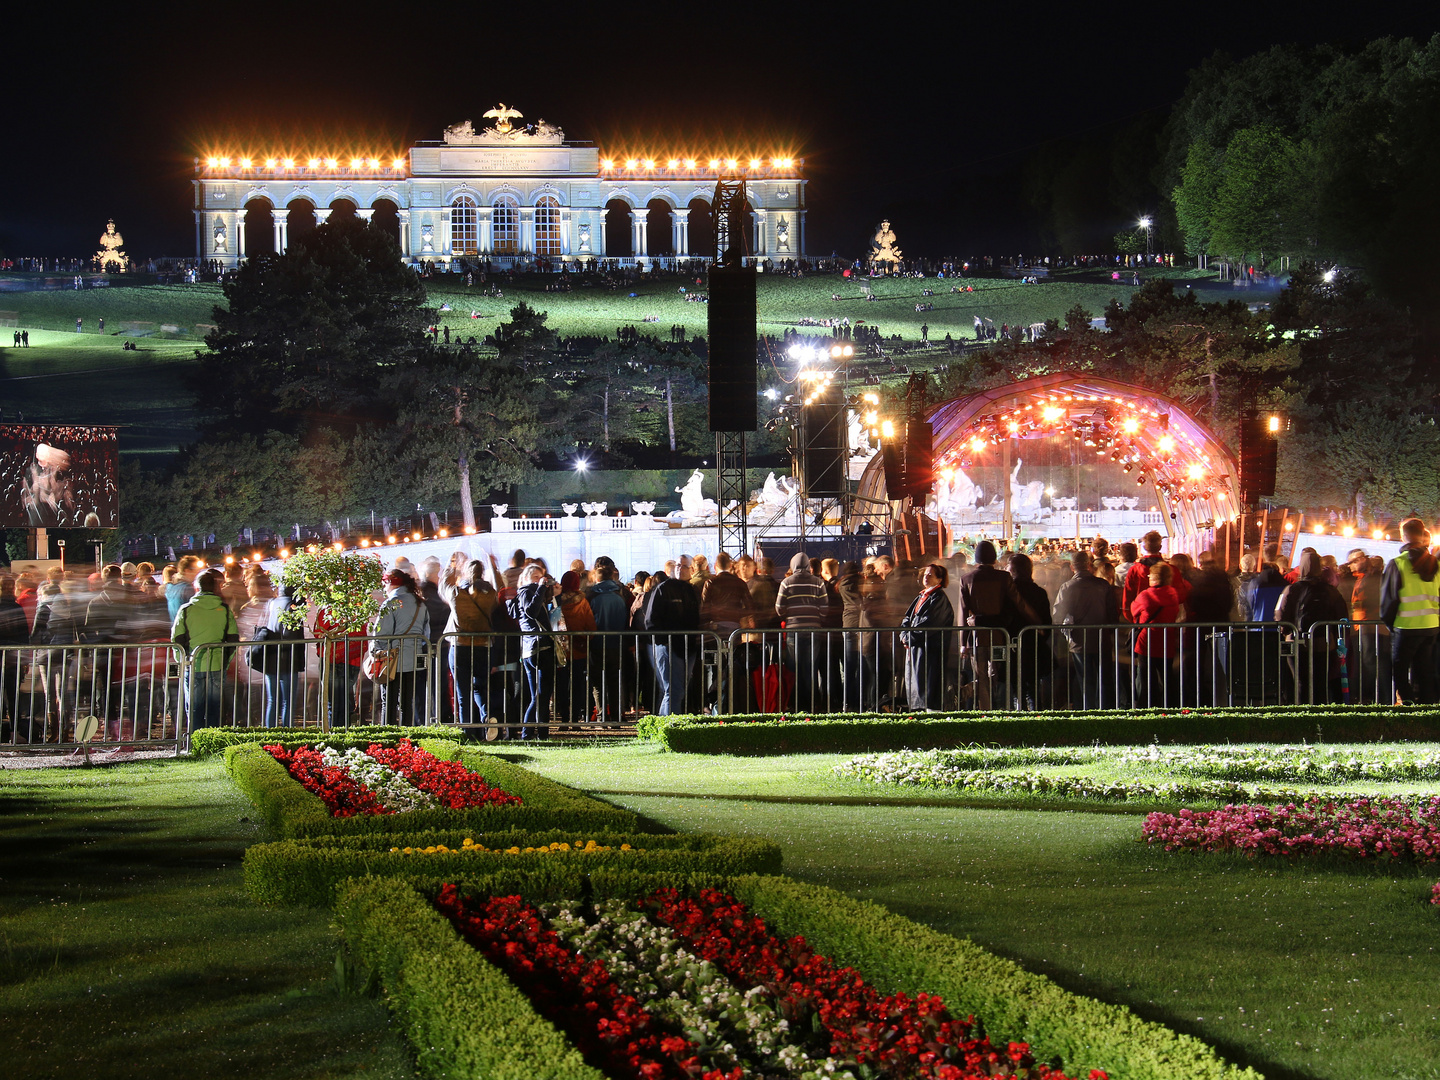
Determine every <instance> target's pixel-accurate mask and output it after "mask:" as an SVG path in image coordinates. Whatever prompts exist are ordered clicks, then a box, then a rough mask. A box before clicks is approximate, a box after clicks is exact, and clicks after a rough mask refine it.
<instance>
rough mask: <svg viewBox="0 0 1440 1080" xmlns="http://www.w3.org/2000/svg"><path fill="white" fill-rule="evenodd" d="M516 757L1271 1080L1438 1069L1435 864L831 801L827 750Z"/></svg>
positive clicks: (968, 810) (574, 751)
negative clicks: (1179, 844)
mask: <svg viewBox="0 0 1440 1080" xmlns="http://www.w3.org/2000/svg"><path fill="white" fill-rule="evenodd" d="M525 758H526V760H525V761H524V764H525V765H526V766H527V767H529V768H534V769H536V770H538V771H540V772H542V773H544V774H546V775H548V776H551V777H553V778H554V779H557V780H562V781H565V782H567V783H575V784H577V785H578V786H581V787H585V788H587V789H591V790H595V789H608V790H626V791H647V790H648V791H665V792H686V793H687V794H688V795H689V796H690V797H685V798H657V797H654V796H646V795H623V796H611V798H612V801H615V802H618V803H620V804H621V805H624V806H626V807H628V808H630V809H634V810H637V811H639V812H641V813H644V814H647V815H649V816H650V817H652V818H655V819H656V820H658V821H660V822H663V823H664V824H666V825H668V826H671V827H673V828H677V829H704V830H711V831H717V832H729V833H737V834H741V835H758V836H766V837H769V838H771V839H773V840H775V841H776V842H777V843H779V844H780V845H781V847H782V848H783V849H784V853H785V866H786V871H787V873H790V874H792V875H793V876H795V877H798V878H800V879H802V880H806V881H813V882H815V883H817V884H822V885H827V886H830V887H832V888H836V889H840V890H841V891H843V892H846V893H849V894H850V895H852V896H857V897H862V898H864V899H868V900H874V901H876V902H878V903H881V904H884V905H885V906H887V907H889V908H890V909H891V910H894V911H897V912H899V913H901V914H904V915H907V916H909V917H911V918H914V919H916V920H918V921H920V922H922V923H925V924H927V925H929V926H932V927H934V928H935V929H937V930H942V931H945V932H946V933H952V934H956V935H959V936H963V937H970V938H972V939H974V940H975V941H977V942H979V943H980V944H982V945H984V946H986V947H987V948H990V949H993V950H995V951H996V952H998V953H1001V954H1003V955H1005V956H1008V957H1011V958H1013V959H1015V960H1016V961H1018V962H1019V963H1021V964H1023V965H1024V966H1025V967H1027V968H1029V969H1031V970H1033V971H1039V972H1042V973H1044V974H1046V975H1049V976H1050V977H1052V978H1054V979H1055V980H1057V981H1058V982H1060V983H1061V984H1062V985H1064V986H1065V987H1067V988H1068V989H1071V990H1074V991H1076V992H1078V993H1084V994H1090V995H1093V996H1096V997H1099V998H1102V999H1103V1000H1106V1001H1113V1002H1118V1003H1121V1004H1124V1005H1128V1006H1130V1007H1131V1008H1133V1009H1134V1010H1135V1011H1136V1012H1138V1013H1140V1014H1141V1015H1143V1016H1145V1017H1147V1018H1149V1019H1153V1020H1157V1021H1159V1022H1161V1023H1164V1024H1167V1025H1169V1026H1171V1027H1173V1028H1176V1029H1177V1030H1181V1031H1186V1032H1189V1033H1192V1034H1194V1035H1197V1036H1198V1037H1200V1038H1202V1039H1205V1040H1206V1041H1207V1042H1210V1043H1211V1044H1213V1045H1215V1046H1217V1047H1219V1048H1220V1049H1221V1051H1222V1053H1224V1054H1225V1055H1226V1057H1227V1058H1229V1059H1230V1060H1233V1061H1237V1062H1241V1063H1243V1064H1247V1065H1251V1066H1254V1067H1255V1068H1257V1069H1258V1070H1260V1071H1261V1072H1263V1073H1264V1074H1265V1075H1266V1076H1267V1077H1270V1078H1271V1080H1277V1078H1279V1080H1285V1078H1299V1077H1314V1078H1321V1077H1323V1078H1335V1080H1341V1078H1344V1080H1354V1078H1357V1077H1403V1078H1413V1080H1419V1078H1422V1077H1423V1078H1433V1077H1436V1076H1440V1066H1437V1063H1436V1057H1435V1047H1436V1046H1437V1045H1440V1000H1437V997H1436V994H1435V988H1436V986H1437V985H1440V914H1437V912H1436V910H1435V909H1434V908H1433V907H1431V906H1430V905H1429V904H1428V903H1427V901H1428V899H1429V892H1430V886H1431V884H1433V882H1434V881H1435V879H1436V878H1437V877H1440V870H1431V871H1428V872H1427V871H1414V870H1408V871H1407V870H1401V871H1399V872H1396V873H1385V872H1381V871H1376V870H1374V869H1371V868H1355V867H1348V866H1325V867H1316V866H1314V865H1299V866H1283V865H1278V864H1274V863H1268V864H1264V865H1257V864H1251V863H1247V862H1245V861H1243V860H1239V859H1230V858H1208V857H1207V858H1197V857H1191V856H1178V855H1166V854H1165V853H1164V852H1160V851H1154V850H1150V849H1147V848H1145V847H1143V846H1141V845H1139V844H1137V843H1136V839H1137V837H1138V836H1139V832H1140V825H1139V821H1138V819H1137V817H1136V815H1135V814H1133V813H1113V812H1112V813H1092V812H1079V811H1073V810H1072V811H1066V812H1057V811H1053V810H1041V809H976V808H974V807H969V806H961V805H958V804H957V805H955V806H953V807H949V806H944V805H912V806H899V805H879V806H876V805H871V806H863V805H836V804H835V801H834V800H835V799H836V798H846V797H850V796H852V795H853V791H852V790H851V787H852V784H853V782H841V781H828V780H827V779H826V778H825V776H824V772H825V767H826V766H827V765H828V764H829V763H831V762H833V761H834V760H838V756H833V755H814V756H798V755H797V756H791V757H774V758H760V759H756V758H714V757H709V756H701V755H686V754H665V753H658V752H656V751H654V750H653V749H652V748H650V747H647V746H619V747H608V748H546V749H537V750H533V751H527V752H526V754H525ZM896 790H897V789H893V788H892V789H888V791H889V792H890V793H893V792H895V791H896ZM747 793H748V794H750V795H751V796H754V797H758V798H764V799H767V800H769V799H776V798H783V797H786V796H787V795H788V796H789V797H790V798H791V799H792V800H795V801H791V802H789V803H787V804H780V803H776V802H773V801H758V798H757V799H756V801H750V800H747V799H744V798H737V797H736V796H743V795H745V794H747ZM705 796H724V797H723V798H722V797H710V798H707V797H705ZM827 796H828V797H827Z"/></svg>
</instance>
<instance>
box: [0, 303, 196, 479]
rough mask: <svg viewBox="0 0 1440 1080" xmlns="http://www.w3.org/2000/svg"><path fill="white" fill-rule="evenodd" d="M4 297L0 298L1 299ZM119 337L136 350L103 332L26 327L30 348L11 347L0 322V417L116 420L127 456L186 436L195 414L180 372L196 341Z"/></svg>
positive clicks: (191, 435) (190, 437)
mask: <svg viewBox="0 0 1440 1080" xmlns="http://www.w3.org/2000/svg"><path fill="white" fill-rule="evenodd" d="M117 291H119V290H117ZM40 295H49V294H40ZM8 300H9V297H4V296H0V305H3V304H4V303H6V302H7V301H8ZM108 327H109V324H108V323H107V329H108ZM12 332H13V331H12ZM125 340H134V341H135V342H136V349H135V350H134V351H126V350H124V349H122V348H121V343H122V339H121V338H118V337H111V336H110V335H109V334H108V333H107V334H105V335H100V334H76V333H75V332H74V331H73V330H72V331H71V332H69V333H65V332H61V331H53V330H31V331H30V347H29V348H28V349H12V348H9V347H8V342H9V338H8V337H7V336H5V334H4V328H0V342H3V343H5V344H6V345H7V347H6V348H4V349H0V408H3V409H4V411H5V419H6V420H7V421H14V420H17V419H18V418H19V417H20V416H21V415H23V416H24V417H25V420H26V421H27V422H29V423H73V424H106V425H112V426H118V427H119V428H120V450H121V452H122V453H127V454H130V453H162V454H163V453H171V452H173V451H174V450H175V449H176V448H177V447H178V446H180V445H181V444H183V443H186V442H193V441H194V439H195V428H196V425H197V423H198V420H199V417H198V416H197V414H196V411H195V402H194V397H193V395H192V394H191V393H190V392H189V391H188V390H187V389H186V388H185V386H184V385H183V383H182V377H183V375H184V373H185V371H186V369H188V368H190V367H192V366H193V365H194V364H195V343H194V342H186V341H179V340H164V339H158V338H135V339H125Z"/></svg>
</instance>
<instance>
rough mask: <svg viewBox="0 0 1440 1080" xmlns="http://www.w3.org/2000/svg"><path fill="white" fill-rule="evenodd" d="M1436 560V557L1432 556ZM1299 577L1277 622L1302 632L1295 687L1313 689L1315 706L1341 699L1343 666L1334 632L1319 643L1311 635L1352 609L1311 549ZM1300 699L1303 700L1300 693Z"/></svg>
mask: <svg viewBox="0 0 1440 1080" xmlns="http://www.w3.org/2000/svg"><path fill="white" fill-rule="evenodd" d="M1432 558H1433V556H1432ZM1297 569H1298V570H1299V571H1300V576H1299V577H1298V578H1296V579H1295V582H1294V584H1291V585H1287V586H1286V587H1285V591H1284V592H1282V593H1281V594H1280V599H1279V600H1277V601H1276V602H1275V621H1276V622H1288V623H1294V624H1295V627H1296V629H1297V630H1298V631H1299V633H1298V635H1297V636H1298V638H1299V643H1300V644H1299V648H1298V650H1297V651H1296V654H1295V669H1296V670H1295V685H1296V687H1297V688H1301V687H1304V686H1305V685H1306V683H1307V682H1308V683H1309V686H1310V699H1311V703H1312V704H1318V703H1325V702H1330V701H1335V700H1337V699H1338V698H1339V688H1340V685H1339V684H1340V665H1339V663H1338V662H1337V655H1336V638H1337V634H1336V633H1335V631H1338V630H1339V627H1338V626H1336V627H1333V628H1332V632H1331V633H1330V634H1326V635H1323V636H1322V637H1320V638H1319V639H1318V640H1317V639H1316V638H1314V637H1313V636H1312V635H1311V632H1310V631H1311V629H1312V628H1313V627H1314V626H1315V625H1316V624H1317V623H1339V622H1341V621H1343V620H1345V619H1348V618H1349V617H1350V605H1349V604H1347V603H1346V602H1345V598H1344V597H1343V596H1341V595H1340V590H1339V589H1337V588H1335V586H1334V585H1331V584H1330V583H1329V582H1328V581H1326V580H1325V578H1324V573H1325V567H1324V565H1323V564H1322V563H1321V561H1320V556H1319V554H1318V553H1316V552H1315V551H1314V550H1313V549H1312V548H1306V549H1305V551H1304V553H1302V554H1301V556H1300V564H1299V566H1298V567H1297ZM1296 696H1297V697H1303V696H1304V690H1303V689H1297V694H1296Z"/></svg>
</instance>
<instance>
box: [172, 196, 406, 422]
mask: <svg viewBox="0 0 1440 1080" xmlns="http://www.w3.org/2000/svg"><path fill="white" fill-rule="evenodd" d="M224 289H225V298H226V300H228V301H229V306H228V307H225V308H221V307H217V308H216V309H215V324H216V326H215V330H213V331H212V332H211V333H210V334H209V335H207V337H206V338H205V343H206V344H207V345H208V346H209V347H210V349H211V350H212V352H211V353H209V354H206V353H201V354H200V356H199V359H200V366H199V371H198V373H197V378H196V385H195V390H196V394H197V397H198V399H199V402H200V404H201V406H202V408H206V409H207V410H209V411H210V413H211V415H212V417H213V425H214V427H215V428H216V429H218V430H219V431H222V432H231V433H238V432H249V433H262V432H264V431H266V430H269V429H272V428H276V427H279V428H281V429H283V430H286V431H291V432H298V431H301V430H304V429H306V428H309V427H311V426H313V425H315V424H316V423H321V424H325V423H329V424H332V425H334V424H339V425H341V426H348V425H351V424H353V423H355V422H357V421H362V420H379V421H382V422H383V421H385V420H388V419H390V418H391V417H392V416H393V413H394V409H393V406H392V405H391V404H390V403H389V402H388V401H387V400H385V398H384V395H383V394H382V393H381V390H382V388H383V387H384V386H385V385H386V384H387V383H388V382H392V381H393V380H392V379H391V378H389V375H391V374H392V373H393V371H394V369H396V368H397V367H401V368H403V367H406V366H412V365H414V364H416V363H417V362H418V361H419V360H420V359H421V358H422V357H423V356H425V355H426V354H427V353H428V352H429V351H430V344H429V342H428V341H427V339H426V337H425V327H426V325H427V324H428V322H429V319H428V314H427V312H426V311H425V309H424V306H423V305H424V303H425V289H424V286H423V285H422V284H421V283H420V279H419V277H417V276H416V275H415V273H414V272H413V271H412V270H410V269H409V268H408V267H406V266H405V265H404V264H403V263H402V262H401V261H400V251H399V248H397V247H396V245H395V241H394V240H393V239H391V238H390V236H389V235H388V234H386V232H385V231H384V230H383V229H377V228H374V227H372V226H371V225H369V224H367V223H366V222H363V221H359V220H355V219H340V220H336V221H334V222H327V223H326V224H324V225H321V226H319V227H317V228H316V229H315V230H314V231H312V232H311V233H309V234H308V235H307V236H304V237H303V238H300V239H298V240H297V241H296V242H295V243H294V244H293V245H292V246H291V248H290V250H289V251H288V252H287V253H286V254H284V255H266V256H259V257H256V258H252V259H250V260H248V261H247V262H246V263H245V265H244V266H242V267H241V269H240V270H239V272H238V273H237V274H236V276H235V277H234V279H233V280H231V281H230V282H228V283H227V284H226V285H225V287H224Z"/></svg>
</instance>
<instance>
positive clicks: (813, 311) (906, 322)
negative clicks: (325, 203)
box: [429, 274, 1135, 343]
mask: <svg viewBox="0 0 1440 1080" xmlns="http://www.w3.org/2000/svg"><path fill="white" fill-rule="evenodd" d="M868 284H869V285H870V286H871V288H872V289H873V291H874V293H875V295H876V296H877V297H879V299H877V300H874V301H868V300H866V299H865V298H864V296H863V294H862V293H861V291H860V282H859V280H858V279H854V278H851V279H848V280H847V279H842V278H840V277H838V276H834V275H824V276H818V277H808V278H782V277H766V276H765V275H763V274H761V275H760V277H759V281H758V296H757V306H758V316H759V328H760V332H761V333H767V334H773V335H776V336H778V335H780V334H781V333H783V332H784V330H785V328H786V327H795V328H797V329H799V330H800V331H801V332H802V333H807V334H814V335H821V336H823V335H826V334H829V333H830V331H829V330H827V329H825V328H823V327H809V328H807V327H802V326H800V325H799V320H800V319H802V318H811V319H817V320H819V319H837V318H840V317H842V316H845V317H848V318H849V319H850V321H851V323H852V324H854V323H859V322H861V321H863V322H865V323H867V324H873V325H877V326H879V328H880V332H881V333H882V334H883V335H884V336H885V337H887V338H888V337H889V336H890V335H891V334H900V335H901V336H902V337H903V338H905V340H907V341H910V342H917V341H919V340H920V327H921V326H922V325H928V326H929V327H930V341H931V342H932V343H933V342H940V341H943V340H944V339H945V335H946V334H947V333H948V334H950V335H951V336H952V337H954V338H956V339H957V340H959V339H962V338H963V339H965V340H973V339H974V337H975V316H976V315H979V316H981V317H983V318H989V319H992V320H993V321H994V323H995V325H996V327H997V328H998V327H1000V326H1001V325H1002V324H1005V323H1008V324H1010V325H1011V326H1017V325H1018V326H1028V325H1030V324H1031V323H1035V322H1044V321H1045V320H1046V319H1061V320H1062V321H1063V319H1064V316H1065V313H1066V312H1067V311H1069V310H1070V308H1072V307H1073V306H1075V305H1076V304H1079V305H1081V306H1082V307H1084V308H1085V309H1086V310H1088V311H1089V312H1090V313H1091V314H1092V315H1099V314H1101V313H1102V312H1103V311H1104V310H1105V305H1106V303H1108V302H1109V300H1110V298H1111V297H1118V298H1119V299H1120V300H1121V301H1124V302H1128V301H1129V299H1130V296H1131V294H1133V293H1134V292H1135V289H1134V288H1132V287H1131V286H1130V285H1128V284H1121V283H1120V282H1114V283H1112V282H1108V281H1105V282H1092V281H1076V280H1057V281H1047V282H1044V283H1043V284H1040V285H1022V284H1020V282H1018V281H1010V280H1002V279H992V278H976V279H967V280H966V281H965V282H963V284H964V285H973V286H974V287H975V291H974V292H973V293H968V292H967V293H952V292H951V291H950V287H951V285H955V284H962V283H961V282H957V281H951V280H950V279H948V278H947V279H945V280H944V281H940V280H938V279H936V278H933V277H932V278H926V279H925V280H924V281H921V280H920V279H918V278H892V279H880V280H878V281H873V282H868ZM680 286H681V280H680V279H677V278H672V277H665V278H659V279H656V280H653V281H650V280H645V281H642V282H640V283H639V284H635V285H629V286H626V287H625V288H622V289H615V290H613V291H612V290H610V289H606V288H576V289H574V290H572V291H570V292H560V293H547V292H545V291H544V290H543V289H539V288H526V287H524V286H502V288H503V291H504V293H505V296H504V297H503V298H491V297H486V296H482V295H481V293H482V291H483V290H482V289H481V287H480V286H479V285H478V284H477V285H476V286H474V287H473V288H471V289H468V290H467V289H465V288H463V287H461V288H458V289H457V288H455V287H454V286H452V285H450V284H449V283H448V282H447V283H445V284H432V285H431V286H430V287H429V294H430V302H431V304H432V305H433V306H435V307H439V306H440V304H441V303H442V302H447V303H449V304H450V306H451V309H452V310H451V311H449V312H446V313H444V314H443V315H442V316H441V318H442V319H443V320H444V321H443V323H442V325H448V326H449V327H450V332H451V333H452V334H456V333H458V334H460V335H461V337H462V338H468V337H470V336H472V335H473V336H474V337H475V338H476V340H477V341H479V340H483V339H484V337H485V335H486V334H489V333H493V332H494V329H495V326H496V324H497V323H500V322H504V321H506V320H507V319H508V318H509V313H510V309H511V308H512V307H514V306H515V304H516V303H518V302H519V301H521V300H524V301H525V302H526V303H527V304H529V305H530V306H531V307H533V308H535V309H537V310H539V311H545V312H548V313H549V319H548V320H547V325H548V326H550V327H551V328H552V329H554V330H555V331H556V332H558V333H560V334H564V335H567V336H569V335H580V334H590V335H595V336H597V337H609V338H610V339H611V340H614V339H615V336H616V329H617V328H618V327H620V326H634V327H636V328H637V329H639V330H640V332H641V333H645V334H652V335H654V336H656V337H658V338H659V339H660V340H661V341H669V340H670V328H671V327H672V326H683V327H685V331H686V336H687V337H689V336H694V335H696V334H699V335H702V336H703V335H704V334H705V333H706V306H705V305H704V304H699V303H691V302H689V301H687V300H686V299H685V297H684V295H683V294H682V293H681V292H680V291H679V290H680ZM685 287H686V288H687V289H689V290H690V291H692V292H693V291H695V290H696V289H701V290H703V289H704V285H703V284H702V285H699V286H696V285H695V284H694V279H693V278H692V279H690V281H688V282H686V283H685ZM921 289H931V290H933V291H934V294H935V295H934V296H922V295H921ZM631 292H634V293H636V294H637V295H636V296H635V297H633V298H632V297H630V296H629V295H628V294H629V293H631ZM837 293H838V294H839V295H840V297H841V299H840V300H839V301H838V302H837V301H835V300H832V299H831V296H832V295H834V294H837ZM922 302H923V303H928V304H934V305H935V309H934V310H933V311H925V312H917V311H916V310H915V305H916V304H919V303H922ZM472 312H475V313H478V314H479V315H480V316H481V317H480V318H478V319H476V318H471V313H472ZM646 316H655V317H657V318H658V319H659V321H658V322H651V323H648V324H647V323H646V322H645V321H644V320H645V318H646Z"/></svg>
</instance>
